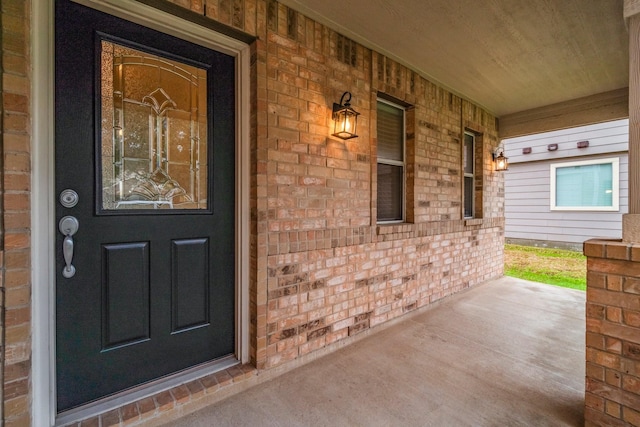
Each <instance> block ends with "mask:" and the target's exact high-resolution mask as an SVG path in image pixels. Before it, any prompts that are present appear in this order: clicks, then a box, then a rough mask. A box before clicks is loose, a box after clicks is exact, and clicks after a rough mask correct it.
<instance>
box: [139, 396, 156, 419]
mask: <svg viewBox="0 0 640 427" xmlns="http://www.w3.org/2000/svg"><path fill="white" fill-rule="evenodd" d="M137 404H138V412H140V416H141V417H142V418H146V417H149V416H150V415H153V414H155V412H156V402H155V400H154V399H153V398H152V397H147V398H145V399H142V400H139V401H138V402H137Z"/></svg>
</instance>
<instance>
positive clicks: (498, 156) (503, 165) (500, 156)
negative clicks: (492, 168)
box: [492, 146, 509, 171]
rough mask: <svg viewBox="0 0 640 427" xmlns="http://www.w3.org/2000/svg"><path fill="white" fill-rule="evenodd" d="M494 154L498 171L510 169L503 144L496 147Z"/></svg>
mask: <svg viewBox="0 0 640 427" xmlns="http://www.w3.org/2000/svg"><path fill="white" fill-rule="evenodd" d="M492 155H493V161H494V163H495V164H496V170H497V171H506V170H507V169H509V162H508V158H507V157H505V156H504V148H503V147H502V146H500V147H498V148H496V151H494V152H493V153H492Z"/></svg>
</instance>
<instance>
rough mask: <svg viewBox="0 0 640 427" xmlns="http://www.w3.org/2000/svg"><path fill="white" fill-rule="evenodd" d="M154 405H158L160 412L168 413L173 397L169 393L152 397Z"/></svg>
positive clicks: (165, 392) (173, 402) (164, 392)
mask: <svg viewBox="0 0 640 427" xmlns="http://www.w3.org/2000/svg"><path fill="white" fill-rule="evenodd" d="M154 399H155V401H156V404H157V405H158V410H160V411H161V412H164V411H168V410H169V409H171V408H173V406H174V404H175V401H174V400H173V396H172V395H171V392H169V391H163V392H162V393H159V394H157V395H155V396H154Z"/></svg>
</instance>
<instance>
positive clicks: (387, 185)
mask: <svg viewBox="0 0 640 427" xmlns="http://www.w3.org/2000/svg"><path fill="white" fill-rule="evenodd" d="M377 111H378V112H377V114H378V121H377V134H378V187H377V189H378V205H377V210H378V222H398V221H403V220H404V182H405V178H404V176H405V149H404V146H405V110H404V108H402V107H400V106H397V105H394V104H391V103H389V102H387V101H383V100H378V107H377Z"/></svg>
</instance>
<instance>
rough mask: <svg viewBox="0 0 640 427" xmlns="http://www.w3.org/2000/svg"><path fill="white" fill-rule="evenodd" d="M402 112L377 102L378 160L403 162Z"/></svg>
mask: <svg viewBox="0 0 640 427" xmlns="http://www.w3.org/2000/svg"><path fill="white" fill-rule="evenodd" d="M403 125H404V123H403V111H402V110H401V109H399V108H395V107H393V106H391V105H388V104H385V103H383V102H378V127H377V130H378V158H383V159H388V160H398V161H403V160H404V150H403V146H402V142H403V131H404V130H403Z"/></svg>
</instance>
